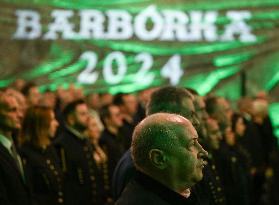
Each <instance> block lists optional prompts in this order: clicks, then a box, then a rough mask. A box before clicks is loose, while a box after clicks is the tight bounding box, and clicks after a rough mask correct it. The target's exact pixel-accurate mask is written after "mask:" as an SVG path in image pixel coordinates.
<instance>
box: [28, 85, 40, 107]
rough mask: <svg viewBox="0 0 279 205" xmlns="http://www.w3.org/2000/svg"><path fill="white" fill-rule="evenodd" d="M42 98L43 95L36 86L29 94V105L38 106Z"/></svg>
mask: <svg viewBox="0 0 279 205" xmlns="http://www.w3.org/2000/svg"><path fill="white" fill-rule="evenodd" d="M40 97H41V94H40V92H39V90H38V88H37V87H36V86H34V87H31V88H30V90H29V92H28V96H27V100H28V102H29V105H38V104H39V101H40Z"/></svg>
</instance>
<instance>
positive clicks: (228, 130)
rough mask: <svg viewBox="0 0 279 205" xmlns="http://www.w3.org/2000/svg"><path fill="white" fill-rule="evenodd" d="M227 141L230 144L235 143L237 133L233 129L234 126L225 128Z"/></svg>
mask: <svg viewBox="0 0 279 205" xmlns="http://www.w3.org/2000/svg"><path fill="white" fill-rule="evenodd" d="M225 141H226V143H227V144H228V145H231V146H233V145H235V135H234V133H233V131H232V128H231V127H230V126H229V127H227V128H226V130H225Z"/></svg>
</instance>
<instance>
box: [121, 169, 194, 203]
mask: <svg viewBox="0 0 279 205" xmlns="http://www.w3.org/2000/svg"><path fill="white" fill-rule="evenodd" d="M190 198H191V197H190ZM131 204H133V205H190V204H191V205H192V204H195V202H194V201H192V200H191V199H187V198H185V197H183V196H181V195H180V194H178V193H176V192H174V191H172V190H170V189H169V188H167V187H165V186H164V185H162V184H161V183H159V182H157V181H155V180H154V179H152V178H150V177H149V176H147V175H145V174H143V173H141V172H137V173H136V176H135V179H133V180H132V181H130V182H129V183H128V185H127V186H126V188H125V189H124V191H123V193H122V195H121V197H120V198H119V199H118V200H117V201H116V205H131Z"/></svg>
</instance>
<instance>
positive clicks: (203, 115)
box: [194, 96, 208, 136]
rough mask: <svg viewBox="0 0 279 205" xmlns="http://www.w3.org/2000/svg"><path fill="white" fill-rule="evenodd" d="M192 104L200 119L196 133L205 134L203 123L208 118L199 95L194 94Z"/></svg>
mask: <svg viewBox="0 0 279 205" xmlns="http://www.w3.org/2000/svg"><path fill="white" fill-rule="evenodd" d="M194 106H195V110H196V113H197V117H198V119H199V121H200V126H199V128H198V129H197V131H198V133H200V134H202V136H205V135H206V128H205V123H206V121H207V119H208V114H207V112H206V109H205V102H204V100H203V98H202V97H201V96H195V100H194Z"/></svg>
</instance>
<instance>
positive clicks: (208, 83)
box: [197, 66, 240, 95]
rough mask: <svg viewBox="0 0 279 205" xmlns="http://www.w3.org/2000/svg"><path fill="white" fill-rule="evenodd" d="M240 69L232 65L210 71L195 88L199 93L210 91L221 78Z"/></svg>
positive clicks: (203, 93) (204, 93)
mask: <svg viewBox="0 0 279 205" xmlns="http://www.w3.org/2000/svg"><path fill="white" fill-rule="evenodd" d="M239 71H240V68H239V67H238V66H232V67H227V68H222V69H217V70H215V71H212V72H211V73H210V74H209V75H208V77H207V78H206V80H205V81H204V82H201V84H200V86H199V87H198V88H197V90H199V93H200V94H201V95H206V94H207V93H208V92H210V91H211V90H212V89H213V88H214V87H215V86H216V85H217V84H218V83H219V82H220V81H221V80H222V79H224V78H227V77H229V76H232V75H234V74H236V73H237V72H239Z"/></svg>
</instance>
